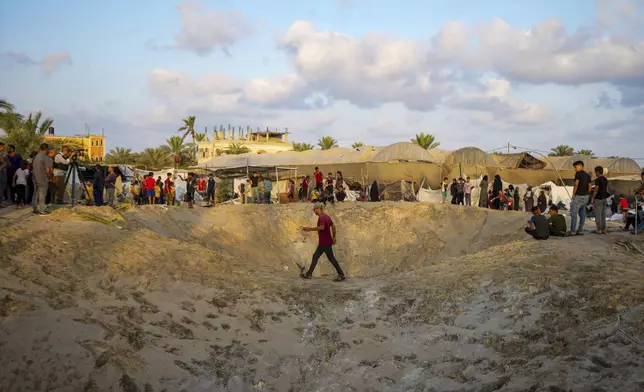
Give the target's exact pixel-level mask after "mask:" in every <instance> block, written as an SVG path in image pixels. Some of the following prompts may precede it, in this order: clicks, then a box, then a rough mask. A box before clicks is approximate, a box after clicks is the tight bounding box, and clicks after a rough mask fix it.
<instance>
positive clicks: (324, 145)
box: [318, 136, 338, 150]
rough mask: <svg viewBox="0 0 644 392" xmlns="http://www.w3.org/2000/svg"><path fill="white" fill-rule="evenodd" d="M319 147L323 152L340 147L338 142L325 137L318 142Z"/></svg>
mask: <svg viewBox="0 0 644 392" xmlns="http://www.w3.org/2000/svg"><path fill="white" fill-rule="evenodd" d="M318 147H320V149H322V150H330V149H332V148H335V147H338V141H337V140H335V139H334V138H332V137H331V136H324V137H322V138H321V139H320V140H318Z"/></svg>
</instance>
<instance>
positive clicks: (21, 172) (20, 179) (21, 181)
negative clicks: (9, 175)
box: [13, 161, 29, 207]
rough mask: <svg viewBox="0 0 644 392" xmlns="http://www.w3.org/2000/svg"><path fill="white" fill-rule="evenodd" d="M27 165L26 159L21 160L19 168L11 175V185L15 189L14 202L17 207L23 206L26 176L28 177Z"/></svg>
mask: <svg viewBox="0 0 644 392" xmlns="http://www.w3.org/2000/svg"><path fill="white" fill-rule="evenodd" d="M28 165H29V163H28V162H27V161H22V164H21V165H20V168H19V169H18V170H16V174H14V175H13V187H14V188H15V189H16V204H17V205H18V207H24V206H25V200H26V198H25V197H26V192H27V178H28V177H29V169H28V168H27V167H28Z"/></svg>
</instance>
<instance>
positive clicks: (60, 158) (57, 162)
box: [52, 146, 76, 204]
mask: <svg viewBox="0 0 644 392" xmlns="http://www.w3.org/2000/svg"><path fill="white" fill-rule="evenodd" d="M75 155H76V152H72V153H71V154H70V153H69V146H63V147H62V148H61V152H59V153H58V154H56V156H55V157H54V183H55V184H56V194H55V199H54V200H52V204H63V200H64V198H65V174H67V169H69V164H70V162H71V160H72V157H74V156H75Z"/></svg>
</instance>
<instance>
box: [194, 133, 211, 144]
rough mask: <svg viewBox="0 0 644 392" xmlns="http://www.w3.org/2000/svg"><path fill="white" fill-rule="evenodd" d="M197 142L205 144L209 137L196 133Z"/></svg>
mask: <svg viewBox="0 0 644 392" xmlns="http://www.w3.org/2000/svg"><path fill="white" fill-rule="evenodd" d="M195 140H196V141H197V142H205V141H207V140H208V135H207V134H206V133H204V132H198V133H195Z"/></svg>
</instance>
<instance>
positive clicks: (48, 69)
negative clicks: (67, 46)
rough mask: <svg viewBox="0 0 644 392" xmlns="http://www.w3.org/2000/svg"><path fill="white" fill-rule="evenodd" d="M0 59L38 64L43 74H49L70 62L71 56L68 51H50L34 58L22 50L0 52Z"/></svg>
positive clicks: (7, 61)
mask: <svg viewBox="0 0 644 392" xmlns="http://www.w3.org/2000/svg"><path fill="white" fill-rule="evenodd" d="M0 60H2V62H3V63H6V64H8V65H10V66H11V65H27V66H34V65H39V66H40V69H41V70H42V72H43V74H44V75H50V74H51V73H52V72H54V71H55V70H57V69H59V68H60V67H62V66H65V65H71V64H72V57H71V55H70V54H69V53H68V52H50V53H47V54H45V56H44V57H43V58H42V60H34V59H33V58H31V57H30V56H28V55H27V54H26V53H24V52H4V53H0Z"/></svg>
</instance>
